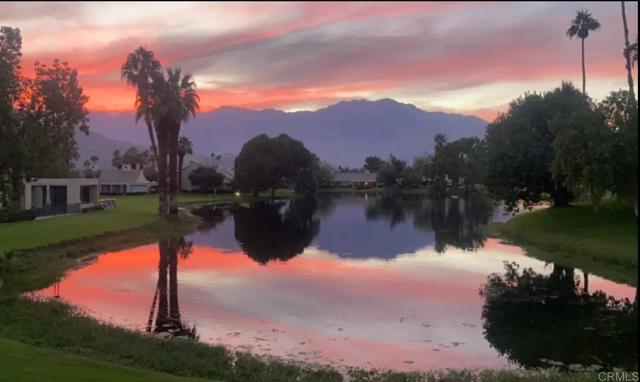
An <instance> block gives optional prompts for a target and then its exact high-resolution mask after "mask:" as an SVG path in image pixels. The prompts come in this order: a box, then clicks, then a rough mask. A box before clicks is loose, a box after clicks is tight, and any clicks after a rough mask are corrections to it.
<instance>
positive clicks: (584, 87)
mask: <svg viewBox="0 0 640 382" xmlns="http://www.w3.org/2000/svg"><path fill="white" fill-rule="evenodd" d="M582 94H587V75H586V74H585V69H584V39H582Z"/></svg>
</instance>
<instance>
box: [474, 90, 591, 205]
mask: <svg viewBox="0 0 640 382" xmlns="http://www.w3.org/2000/svg"><path fill="white" fill-rule="evenodd" d="M590 111H591V101H590V100H589V98H588V97H587V96H585V95H584V94H582V93H580V91H579V90H577V89H576V88H575V87H574V86H573V85H572V84H570V83H563V84H562V86H561V87H559V88H556V89H555V90H553V91H550V92H547V93H545V94H535V93H534V94H525V95H524V96H523V97H520V98H518V99H516V100H514V101H512V102H511V104H510V105H509V110H508V111H507V112H506V113H505V114H503V115H501V116H499V117H498V118H497V119H496V120H495V121H494V122H492V123H490V124H489V125H488V126H487V131H486V136H485V143H484V144H485V152H486V162H485V163H486V174H485V184H486V186H487V187H488V189H489V191H490V192H491V193H492V194H493V195H494V196H495V197H496V198H497V199H499V200H503V201H504V202H505V203H506V205H507V206H508V207H509V208H511V209H517V208H518V205H519V202H523V203H524V206H525V207H528V206H530V205H532V204H535V203H538V202H540V201H542V200H543V199H544V196H545V194H548V195H550V196H551V198H552V199H553V202H554V205H555V206H557V207H560V206H565V205H567V204H568V202H569V201H570V200H571V197H572V196H571V194H570V192H569V190H568V189H567V188H566V186H565V185H564V180H563V179H559V178H557V177H556V178H554V177H553V176H552V171H551V169H552V163H553V160H554V149H553V139H554V135H553V132H552V129H551V128H550V123H551V121H552V120H554V119H555V118H559V117H562V116H568V115H577V114H583V113H589V112H590Z"/></svg>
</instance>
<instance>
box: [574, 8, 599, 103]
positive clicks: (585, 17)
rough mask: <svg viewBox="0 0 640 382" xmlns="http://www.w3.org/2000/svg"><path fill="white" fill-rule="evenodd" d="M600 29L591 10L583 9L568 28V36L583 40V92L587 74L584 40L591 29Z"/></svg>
mask: <svg viewBox="0 0 640 382" xmlns="http://www.w3.org/2000/svg"><path fill="white" fill-rule="evenodd" d="M598 29H600V22H599V21H598V20H596V19H595V18H594V17H593V16H592V15H591V13H590V12H589V11H587V10H582V11H578V12H577V13H576V17H575V18H574V19H573V20H571V25H570V26H569V29H567V36H569V38H574V37H575V36H578V37H579V38H580V40H582V41H581V42H582V93H584V94H586V88H587V76H586V74H585V68H584V40H585V39H586V38H587V37H589V31H595V30H598Z"/></svg>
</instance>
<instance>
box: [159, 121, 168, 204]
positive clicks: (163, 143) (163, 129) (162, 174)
mask: <svg viewBox="0 0 640 382" xmlns="http://www.w3.org/2000/svg"><path fill="white" fill-rule="evenodd" d="M157 131H158V144H159V145H158V158H157V162H158V213H159V214H160V215H162V216H164V215H166V214H167V211H168V208H167V207H168V205H167V142H168V139H167V126H166V123H164V122H161V123H160V126H157Z"/></svg>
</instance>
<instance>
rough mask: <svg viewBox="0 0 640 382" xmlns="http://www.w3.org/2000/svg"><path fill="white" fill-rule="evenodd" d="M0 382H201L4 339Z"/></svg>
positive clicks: (0, 362)
mask: <svg viewBox="0 0 640 382" xmlns="http://www.w3.org/2000/svg"><path fill="white" fill-rule="evenodd" d="M0 365H2V370H1V371H0V381H11V382H50V381H65V382H89V381H91V382H112V381H128V382H198V381H203V380H202V379H193V378H184V377H176V376H172V375H169V374H162V373H157V372H152V371H145V370H138V369H133V368H128V367H122V366H116V365H112V364H108V363H104V362H99V361H94V360H89V359H86V358H82V357H77V356H71V355H68V354H64V353H60V352H58V351H51V350H43V349H39V348H36V347H33V346H29V345H24V344H21V343H19V342H14V341H9V340H5V339H2V338H0Z"/></svg>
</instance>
